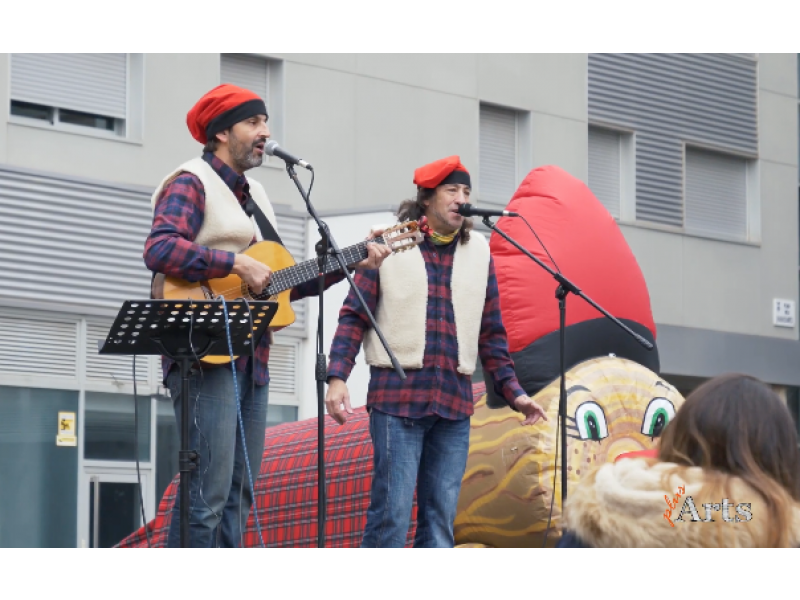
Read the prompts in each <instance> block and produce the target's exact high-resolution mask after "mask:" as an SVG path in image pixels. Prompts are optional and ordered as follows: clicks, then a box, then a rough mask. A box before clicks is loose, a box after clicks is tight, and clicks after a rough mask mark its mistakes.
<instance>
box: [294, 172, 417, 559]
mask: <svg viewBox="0 0 800 600" xmlns="http://www.w3.org/2000/svg"><path fill="white" fill-rule="evenodd" d="M284 160H285V159H284ZM306 168H307V169H309V170H310V171H313V169H312V168H311V165H308V166H307V167H306ZM286 172H287V173H288V174H289V177H290V178H291V179H292V181H294V183H295V185H296V186H297V189H298V190H299V192H300V195H301V196H302V197H303V200H304V201H305V203H306V209H307V210H308V214H309V215H311V218H313V219H314V221H315V222H316V223H317V229H318V230H319V234H320V236H321V240H320V241H319V242H318V243H317V245H316V250H317V257H318V259H319V260H318V263H317V264H318V268H319V278H318V280H319V319H318V321H317V361H316V365H315V368H314V372H315V376H316V381H317V415H318V417H317V426H318V431H317V448H318V449H317V454H318V459H317V469H318V475H317V477H318V483H317V486H318V492H317V502H318V505H317V513H318V516H317V521H318V523H317V546H318V547H320V548H324V547H325V521H326V514H325V509H326V498H327V489H326V480H325V383H326V382H327V380H328V364H327V358H326V356H325V351H324V343H323V325H324V315H325V312H324V296H325V294H324V292H325V273H326V272H331V271H334V270H337V269H336V266H337V265H335V262H334V260H333V259H335V261H336V262H338V268H339V269H341V270H342V272H343V273H344V275H345V277H347V282H348V283H349V284H350V287H351V288H352V289H353V291H354V292H355V294H356V296H357V297H358V301H359V302H360V303H361V306H362V307H363V308H364V312H366V313H367V316H368V317H369V320H370V323H371V324H372V327H373V329H375V333H377V334H378V337H379V338H380V340H381V343H382V344H383V347H384V348H385V349H386V353H387V354H388V355H389V358H390V359H391V361H392V367H393V368H394V370H395V371H396V372H397V374H398V375H399V376H400V379H401V380H405V378H406V374H405V372H404V371H403V368H402V367H401V366H400V363H399V362H397V358H396V357H395V355H394V354H393V353H392V350H391V348H389V344H388V343H387V341H386V338H385V337H383V333H382V332H381V330H380V328H379V327H378V324H377V323H376V322H375V317H373V316H372V313H371V312H370V310H369V308H368V307H367V303H366V302H365V301H364V297H363V296H362V295H361V291H360V290H359V289H358V288H357V287H356V285H355V283H354V282H353V278H352V276H351V275H350V271H348V270H347V265H346V264H345V261H344V257H343V256H342V251H341V250H340V249H339V246H338V245H337V244H336V241H335V240H334V239H333V236H332V235H331V233H330V230H329V229H328V225H327V224H326V223H325V222H324V221H322V220H320V218H319V216H318V215H317V211H316V210H314V206H313V205H312V204H311V200H309V198H308V194H307V193H306V191H305V190H304V189H303V186H302V184H301V183H300V180H299V179H298V178H297V174H296V173H295V172H294V165H293V164H292V163H291V162H290V161H288V160H287V161H286Z"/></svg>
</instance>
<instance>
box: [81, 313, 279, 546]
mask: <svg viewBox="0 0 800 600" xmlns="http://www.w3.org/2000/svg"><path fill="white" fill-rule="evenodd" d="M225 305H226V308H227V311H228V321H229V327H230V336H231V345H232V346H233V354H234V355H235V356H239V355H247V356H249V355H250V354H251V352H252V349H253V348H255V347H257V346H258V342H259V340H260V339H261V336H262V335H264V333H265V332H266V331H267V329H268V327H269V324H270V322H271V321H272V319H273V317H274V316H275V313H276V312H277V310H278V303H277V302H265V301H255V300H249V301H245V300H241V299H240V300H227V301H225ZM248 305H249V306H250V311H249V312H248V310H247V307H248ZM251 314H252V318H253V323H252V336H253V338H252V340H251V339H250V334H251V329H250V327H251V325H250V315H251ZM253 344H254V345H253ZM97 345H98V349H99V352H100V354H127V355H134V354H135V355H137V356H138V355H163V356H166V357H168V358H171V359H172V360H174V361H175V362H176V363H177V364H178V366H179V367H180V372H181V423H180V427H181V450H180V452H179V453H178V460H179V464H180V472H181V483H180V489H181V495H180V503H181V505H180V522H181V524H180V527H181V547H182V548H186V547H188V546H189V486H190V480H191V473H192V471H193V470H194V469H195V468H196V464H195V460H196V459H197V453H196V452H195V451H194V450H190V449H189V370H190V368H191V365H192V363H194V362H196V361H198V360H200V359H201V358H203V357H204V356H209V355H214V356H229V355H230V351H229V348H228V336H227V332H226V328H225V313H224V311H223V308H222V301H221V300H138V301H137V300H126V301H125V302H124V303H123V305H122V308H121V309H120V311H119V313H118V314H117V318H116V319H115V320H114V324H113V325H112V326H111V329H110V331H109V332H108V335H107V336H106V339H105V340H101V341H100V342H98V344H97ZM256 475H257V474H256ZM254 501H255V499H254ZM146 526H147V523H145V527H146Z"/></svg>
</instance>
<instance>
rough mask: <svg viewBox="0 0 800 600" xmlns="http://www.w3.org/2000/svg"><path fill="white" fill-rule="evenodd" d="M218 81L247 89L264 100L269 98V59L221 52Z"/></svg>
mask: <svg viewBox="0 0 800 600" xmlns="http://www.w3.org/2000/svg"><path fill="white" fill-rule="evenodd" d="M220 83H232V84H233V85H238V86H239V87H243V88H245V89H248V90H250V91H251V92H255V93H256V94H258V95H259V96H261V98H262V99H263V100H264V101H265V102H266V101H267V98H269V96H268V92H269V61H267V60H265V59H263V58H258V57H255V56H249V55H247V54H222V55H220Z"/></svg>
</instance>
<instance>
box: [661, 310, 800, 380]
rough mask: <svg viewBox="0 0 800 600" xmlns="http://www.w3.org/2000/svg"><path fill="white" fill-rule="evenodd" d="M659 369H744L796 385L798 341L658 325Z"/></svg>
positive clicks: (709, 372) (709, 373)
mask: <svg viewBox="0 0 800 600" xmlns="http://www.w3.org/2000/svg"><path fill="white" fill-rule="evenodd" d="M656 343H657V345H658V355H659V358H660V359H661V372H662V373H672V374H674V375H690V376H694V377H714V376H716V375H720V374H722V373H730V372H740V373H747V374H749V375H753V376H755V377H758V378H759V379H762V380H763V381H765V382H767V383H772V384H780V385H795V386H800V342H798V341H797V340H786V339H776V338H769V337H766V336H757V335H743V334H739V333H726V332H723V331H711V330H709V329H695V328H692V327H679V326H677V325H658V338H657V340H656Z"/></svg>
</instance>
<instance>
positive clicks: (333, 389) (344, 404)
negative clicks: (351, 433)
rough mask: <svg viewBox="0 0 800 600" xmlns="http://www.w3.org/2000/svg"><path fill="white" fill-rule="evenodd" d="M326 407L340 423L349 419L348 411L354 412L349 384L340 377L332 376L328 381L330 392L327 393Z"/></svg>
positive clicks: (342, 423)
mask: <svg viewBox="0 0 800 600" xmlns="http://www.w3.org/2000/svg"><path fill="white" fill-rule="evenodd" d="M325 408H326V409H328V414H329V415H330V416H332V417H333V418H334V419H335V420H336V422H337V423H338V424H339V425H344V423H345V421H347V413H350V414H351V415H352V414H353V409H352V408H350V392H349V391H348V390H347V384H346V383H345V382H344V381H343V380H342V379H339V378H338V377H331V380H330V381H329V382H328V393H327V394H325Z"/></svg>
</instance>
